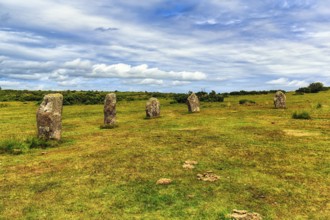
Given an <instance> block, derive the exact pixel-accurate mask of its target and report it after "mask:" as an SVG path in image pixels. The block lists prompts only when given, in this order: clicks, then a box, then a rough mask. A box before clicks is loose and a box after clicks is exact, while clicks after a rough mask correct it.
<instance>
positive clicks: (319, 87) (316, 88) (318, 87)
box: [296, 82, 330, 94]
mask: <svg viewBox="0 0 330 220" xmlns="http://www.w3.org/2000/svg"><path fill="white" fill-rule="evenodd" d="M329 89H330V87H325V86H324V85H323V83H320V82H314V83H311V84H309V86H307V87H302V88H299V89H297V90H296V93H297V94H304V93H318V92H321V91H327V90H329Z"/></svg>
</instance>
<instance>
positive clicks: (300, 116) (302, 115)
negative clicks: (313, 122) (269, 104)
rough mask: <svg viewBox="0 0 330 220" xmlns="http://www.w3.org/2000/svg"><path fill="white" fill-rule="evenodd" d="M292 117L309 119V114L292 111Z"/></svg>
mask: <svg viewBox="0 0 330 220" xmlns="http://www.w3.org/2000/svg"><path fill="white" fill-rule="evenodd" d="M292 118H293V119H311V116H310V115H309V113H308V112H306V111H303V112H294V113H293V114H292Z"/></svg>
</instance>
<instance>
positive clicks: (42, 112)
mask: <svg viewBox="0 0 330 220" xmlns="http://www.w3.org/2000/svg"><path fill="white" fill-rule="evenodd" d="M62 109H63V96H62V94H59V93H55V94H48V95H45V96H44V99H43V101H42V103H41V104H40V106H39V108H38V110H37V129H38V137H39V138H43V139H46V140H50V139H53V140H60V139H61V132H62Z"/></svg>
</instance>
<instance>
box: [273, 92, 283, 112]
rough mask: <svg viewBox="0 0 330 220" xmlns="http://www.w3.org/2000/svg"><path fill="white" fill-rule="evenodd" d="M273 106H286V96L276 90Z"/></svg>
mask: <svg viewBox="0 0 330 220" xmlns="http://www.w3.org/2000/svg"><path fill="white" fill-rule="evenodd" d="M274 106H275V108H286V96H285V94H284V93H283V92H281V91H277V92H276V94H275V96H274Z"/></svg>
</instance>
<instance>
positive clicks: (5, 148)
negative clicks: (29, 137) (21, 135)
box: [0, 139, 29, 154]
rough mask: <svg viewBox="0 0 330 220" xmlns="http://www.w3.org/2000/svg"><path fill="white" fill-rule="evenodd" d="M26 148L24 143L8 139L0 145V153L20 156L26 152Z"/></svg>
mask: <svg viewBox="0 0 330 220" xmlns="http://www.w3.org/2000/svg"><path fill="white" fill-rule="evenodd" d="M28 148H29V147H28V146H27V144H26V143H24V142H21V141H18V140H15V139H8V140H4V141H2V142H1V143H0V153H1V154H3V153H8V154H22V153H24V152H25V151H27V150H28Z"/></svg>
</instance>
